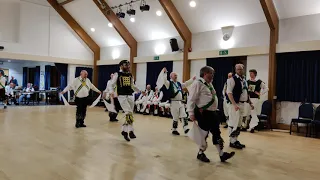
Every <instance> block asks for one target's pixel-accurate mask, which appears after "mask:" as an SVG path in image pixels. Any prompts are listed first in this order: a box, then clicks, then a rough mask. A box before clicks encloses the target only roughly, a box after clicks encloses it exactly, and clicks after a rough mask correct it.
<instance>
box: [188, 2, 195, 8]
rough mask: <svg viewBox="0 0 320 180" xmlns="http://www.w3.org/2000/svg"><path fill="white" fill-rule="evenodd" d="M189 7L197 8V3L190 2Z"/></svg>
mask: <svg viewBox="0 0 320 180" xmlns="http://www.w3.org/2000/svg"><path fill="white" fill-rule="evenodd" d="M189 5H190V7H196V6H197V3H196V2H195V1H190V3H189Z"/></svg>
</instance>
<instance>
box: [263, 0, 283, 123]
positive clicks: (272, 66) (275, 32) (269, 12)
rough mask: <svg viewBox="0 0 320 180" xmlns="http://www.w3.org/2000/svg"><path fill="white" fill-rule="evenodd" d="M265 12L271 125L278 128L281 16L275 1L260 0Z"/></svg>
mask: <svg viewBox="0 0 320 180" xmlns="http://www.w3.org/2000/svg"><path fill="white" fill-rule="evenodd" d="M260 4H261V6H262V9H263V12H264V14H265V16H266V19H267V22H268V24H269V27H270V43H269V82H268V83H269V93H268V100H269V101H271V102H272V115H271V124H272V126H273V127H276V125H277V123H276V112H277V110H276V100H275V99H274V97H275V96H276V80H277V79H276V70H277V61H276V48H277V43H278V39H279V16H278V14H277V10H276V8H275V6H274V4H273V0H260Z"/></svg>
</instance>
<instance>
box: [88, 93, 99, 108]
mask: <svg viewBox="0 0 320 180" xmlns="http://www.w3.org/2000/svg"><path fill="white" fill-rule="evenodd" d="M100 98H101V94H100V96H99V97H98V98H97V99H96V100H95V101H94V102H93V103H92V105H91V106H90V107H89V108H93V107H95V106H96V105H97V104H98V103H99V101H100Z"/></svg>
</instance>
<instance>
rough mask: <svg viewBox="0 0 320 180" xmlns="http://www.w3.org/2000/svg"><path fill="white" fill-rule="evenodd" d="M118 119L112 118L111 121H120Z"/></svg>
mask: <svg viewBox="0 0 320 180" xmlns="http://www.w3.org/2000/svg"><path fill="white" fill-rule="evenodd" d="M118 121H119V120H118V119H110V122H118Z"/></svg>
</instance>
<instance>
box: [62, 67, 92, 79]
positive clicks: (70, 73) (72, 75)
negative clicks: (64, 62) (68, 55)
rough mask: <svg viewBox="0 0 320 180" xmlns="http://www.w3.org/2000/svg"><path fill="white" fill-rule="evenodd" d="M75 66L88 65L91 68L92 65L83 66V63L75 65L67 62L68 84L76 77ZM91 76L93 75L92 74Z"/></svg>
mask: <svg viewBox="0 0 320 180" xmlns="http://www.w3.org/2000/svg"><path fill="white" fill-rule="evenodd" d="M76 67H88V68H93V67H92V66H85V65H75V64H69V65H68V77H67V79H68V84H70V83H71V82H72V81H73V80H74V78H76V76H75V74H76ZM92 78H93V75H92Z"/></svg>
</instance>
